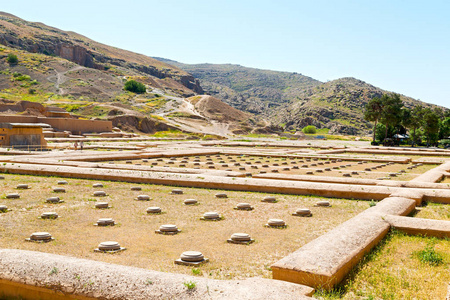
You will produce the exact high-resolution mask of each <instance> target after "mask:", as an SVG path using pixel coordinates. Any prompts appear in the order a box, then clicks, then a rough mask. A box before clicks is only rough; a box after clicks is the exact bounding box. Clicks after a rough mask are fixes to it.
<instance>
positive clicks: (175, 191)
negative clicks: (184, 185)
mask: <svg viewBox="0 0 450 300" xmlns="http://www.w3.org/2000/svg"><path fill="white" fill-rule="evenodd" d="M171 194H172V195H181V194H183V190H180V189H174V190H172V192H171Z"/></svg>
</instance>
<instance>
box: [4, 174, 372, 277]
mask: <svg viewBox="0 0 450 300" xmlns="http://www.w3.org/2000/svg"><path fill="white" fill-rule="evenodd" d="M5 177H6V179H5V180H2V181H0V187H1V194H0V197H2V199H0V204H6V205H8V207H9V208H11V209H12V211H10V212H8V213H4V214H0V240H1V241H2V247H4V248H18V249H26V250H36V251H43V252H49V253H56V254H62V255H69V256H75V257H80V258H88V259H93V260H101V261H105V262H110V263H116V264H123V265H130V266H136V267H142V268H148V269H152V270H158V271H164V272H176V273H185V274H192V273H193V271H192V268H189V267H184V266H178V265H174V263H173V261H174V259H176V258H178V257H179V255H180V254H181V253H182V252H183V251H186V250H198V251H201V252H203V253H204V255H205V256H206V257H208V258H209V259H210V262H209V263H207V264H205V265H202V266H200V267H199V269H200V272H197V273H200V275H199V276H208V277H211V278H220V279H231V278H244V277H254V276H259V277H266V278H270V277H271V272H270V269H269V266H270V265H271V264H272V263H274V262H275V261H277V260H279V259H280V258H282V257H284V256H286V255H287V254H289V253H291V252H293V251H295V250H297V249H298V248H300V247H301V246H303V245H304V244H306V243H307V242H309V241H311V240H312V239H314V238H316V237H318V236H320V235H322V234H324V233H325V232H327V231H328V230H330V229H332V228H334V227H335V226H336V225H338V224H340V223H342V222H344V221H345V220H347V219H349V218H351V217H352V216H354V215H356V214H358V213H359V212H361V211H363V210H364V209H366V208H368V207H369V203H368V202H364V201H350V200H339V199H332V200H330V201H331V203H332V204H333V207H332V208H316V207H313V205H314V203H315V202H316V201H318V200H320V199H321V198H318V197H306V196H293V195H276V196H277V198H278V199H279V200H280V201H279V202H278V203H262V202H260V200H261V199H262V198H263V197H264V196H265V194H262V193H246V192H234V191H226V193H227V194H228V197H229V198H227V199H217V198H215V197H214V195H215V194H216V193H218V192H220V191H218V190H208V189H194V188H183V190H184V192H185V193H184V195H170V194H169V192H170V191H171V190H172V187H167V186H156V185H144V184H142V185H140V186H141V187H142V189H143V190H142V191H131V190H130V187H131V186H134V185H135V184H129V183H120V182H103V184H104V188H102V189H100V190H104V191H105V192H106V193H108V194H109V196H107V197H93V196H92V194H93V191H94V190H96V189H94V188H93V187H92V184H93V183H95V182H96V181H90V180H78V179H66V180H67V181H68V182H69V184H68V185H65V186H63V187H65V188H66V191H67V192H66V193H65V194H55V193H53V192H52V187H55V186H57V184H56V183H57V181H58V180H59V178H56V177H36V176H25V175H10V174H6V175H5ZM19 183H28V184H29V185H30V186H31V189H28V190H16V189H15V187H16V186H17V184H19ZM97 190H98V189H97ZM13 192H19V193H20V195H21V198H20V199H17V200H10V199H4V195H5V194H7V193H13ZM139 194H148V195H149V196H150V197H151V198H152V199H153V200H151V201H148V202H146V201H135V200H133V198H135V197H136V196H137V195H139ZM55 195H57V196H60V197H61V198H62V199H63V200H64V201H65V202H64V203H61V204H53V205H52V204H47V203H45V199H46V198H48V197H50V196H55ZM188 198H195V199H197V200H198V201H199V203H200V204H199V205H197V206H185V205H184V204H183V200H185V199H188ZM95 200H97V201H105V200H107V201H109V202H110V204H111V205H112V206H113V207H112V208H111V209H107V210H98V209H95V208H93V207H94V204H95ZM239 202H249V203H251V204H252V205H253V206H254V207H255V209H254V210H253V211H237V210H234V209H233V207H235V205H236V204H237V203H239ZM149 206H160V207H161V208H162V209H163V211H164V212H165V213H164V214H161V215H147V214H146V212H145V210H146V208H147V207H149ZM299 207H308V208H311V210H312V212H313V214H314V216H313V217H312V218H299V217H294V216H291V213H292V212H293V211H295V209H296V208H299ZM46 211H56V212H57V213H58V214H59V216H60V218H59V219H57V220H42V219H39V218H38V217H39V216H40V214H41V213H43V212H46ZM207 211H217V212H219V213H220V214H222V215H223V216H224V218H225V219H224V220H222V221H218V222H207V221H201V220H199V218H200V217H201V216H202V214H203V213H204V212H207ZM101 217H112V218H114V220H115V221H116V222H117V223H118V225H116V226H114V227H97V226H93V223H95V221H96V220H97V219H98V218H101ZM269 218H282V219H284V220H285V221H286V222H287V224H288V228H287V229H272V228H265V227H264V226H263V225H264V224H265V223H266V221H267V220H268V219H269ZM162 224H176V225H177V226H178V227H179V228H180V229H181V230H182V232H181V233H180V234H178V235H175V236H165V235H159V234H155V233H154V230H156V229H158V228H159V226H160V225H162ZM36 231H48V232H50V233H51V234H52V235H53V237H54V238H55V241H53V242H50V243H46V244H35V243H29V242H25V241H24V239H25V238H27V237H28V236H29V235H30V234H31V233H32V232H36ZM235 232H246V233H249V234H250V235H251V236H252V238H254V239H255V240H256V242H255V243H253V244H251V245H249V246H244V245H234V244H228V243H226V240H227V239H228V238H229V237H230V236H231V234H232V233H235ZM107 240H115V241H118V242H119V243H120V244H121V246H123V247H126V248H128V250H127V251H124V252H121V253H118V254H103V253H94V252H93V250H94V248H96V246H97V245H98V244H99V243H100V242H102V241H107Z"/></svg>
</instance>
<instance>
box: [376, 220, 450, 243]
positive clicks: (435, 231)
mask: <svg viewBox="0 0 450 300" xmlns="http://www.w3.org/2000/svg"><path fill="white" fill-rule="evenodd" d="M384 220H386V221H387V222H388V223H389V224H390V225H391V226H392V227H394V228H395V229H397V230H400V231H403V232H405V233H407V234H413V235H421V236H434V237H438V238H449V237H450V221H443V220H431V219H422V218H412V217H402V216H395V215H387V216H385V217H384Z"/></svg>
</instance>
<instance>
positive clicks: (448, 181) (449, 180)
mask: <svg viewBox="0 0 450 300" xmlns="http://www.w3.org/2000/svg"><path fill="white" fill-rule="evenodd" d="M441 183H450V176H446V177H445V178H444V179H443V180H442V181H441Z"/></svg>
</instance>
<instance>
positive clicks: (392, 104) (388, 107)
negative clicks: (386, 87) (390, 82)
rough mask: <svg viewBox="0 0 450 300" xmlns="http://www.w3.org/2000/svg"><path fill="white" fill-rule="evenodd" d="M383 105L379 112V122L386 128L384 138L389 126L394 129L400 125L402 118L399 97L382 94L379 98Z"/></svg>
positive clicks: (401, 104)
mask: <svg viewBox="0 0 450 300" xmlns="http://www.w3.org/2000/svg"><path fill="white" fill-rule="evenodd" d="M381 102H382V104H383V110H382V111H381V121H382V122H383V124H384V126H386V132H385V137H386V138H387V137H389V136H388V128H389V126H393V127H396V126H397V125H399V124H400V121H401V118H402V107H403V102H402V100H401V99H400V95H398V94H392V95H391V96H389V95H386V94H384V95H383V96H382V97H381Z"/></svg>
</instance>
